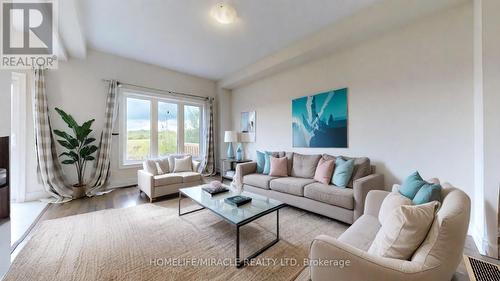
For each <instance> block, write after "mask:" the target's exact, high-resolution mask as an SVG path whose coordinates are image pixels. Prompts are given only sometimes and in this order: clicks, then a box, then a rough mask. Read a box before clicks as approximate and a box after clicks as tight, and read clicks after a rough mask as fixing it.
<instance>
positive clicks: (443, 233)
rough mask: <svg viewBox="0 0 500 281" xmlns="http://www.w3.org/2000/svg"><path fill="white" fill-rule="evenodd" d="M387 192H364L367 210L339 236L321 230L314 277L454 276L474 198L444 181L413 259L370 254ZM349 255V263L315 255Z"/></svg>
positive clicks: (437, 280) (435, 279)
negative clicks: (439, 199)
mask: <svg viewBox="0 0 500 281" xmlns="http://www.w3.org/2000/svg"><path fill="white" fill-rule="evenodd" d="M387 194H389V192H387V191H380V190H374V191H370V192H369V193H368V195H367V197H366V204H365V209H364V214H363V215H362V216H361V217H360V218H359V219H358V220H357V221H356V222H355V223H354V224H353V225H352V226H351V227H350V228H349V229H348V230H347V231H346V232H345V233H344V234H342V235H341V236H340V237H339V238H338V239H335V238H333V237H330V236H326V235H320V236H318V237H316V238H315V239H314V240H313V242H312V244H311V248H310V259H311V264H312V265H311V266H310V273H311V279H312V280H314V281H317V280H320V281H321V280H333V281H347V280H370V281H377V280H380V281H392V280H394V281H395V280H409V281H411V280H415V281H417V280H429V281H442V280H451V278H452V276H453V274H454V272H455V271H456V268H457V266H458V264H459V263H460V260H461V257H462V249H463V247H464V243H465V237H466V235H467V228H468V225H469V216H470V199H469V197H468V196H467V195H466V194H465V193H464V192H463V191H461V190H459V189H457V188H454V187H452V186H451V185H449V184H444V185H443V190H442V194H441V195H442V198H443V201H442V206H441V208H440V209H439V211H438V212H437V214H436V218H435V220H434V222H433V224H432V226H431V229H430V230H429V233H428V234H427V237H426V238H425V240H424V242H423V243H422V245H420V247H419V248H418V249H417V250H416V252H415V253H414V254H413V256H412V258H411V259H410V260H397V259H391V258H384V257H379V256H375V255H372V254H369V253H368V252H367V250H368V248H369V247H370V245H371V242H372V241H373V239H374V238H375V235H376V233H377V231H378V229H379V228H380V223H379V222H378V218H377V217H378V212H379V209H380V205H381V203H382V201H383V200H384V198H385V196H387ZM321 260H323V261H324V260H343V261H344V262H347V261H349V263H348V265H346V266H345V267H342V268H341V267H338V266H337V267H335V266H324V265H321V264H319V263H315V262H314V261H321Z"/></svg>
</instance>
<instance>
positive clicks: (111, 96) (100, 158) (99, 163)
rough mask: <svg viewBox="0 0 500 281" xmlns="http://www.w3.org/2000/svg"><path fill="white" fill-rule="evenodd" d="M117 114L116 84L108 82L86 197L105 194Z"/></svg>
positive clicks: (113, 81)
mask: <svg viewBox="0 0 500 281" xmlns="http://www.w3.org/2000/svg"><path fill="white" fill-rule="evenodd" d="M117 114H118V82H117V81H116V80H111V81H109V87H108V95H107V98H106V114H105V120H104V129H103V130H102V133H101V139H100V141H99V150H98V151H97V158H96V160H95V161H94V168H95V169H94V171H93V172H92V175H91V181H90V183H91V185H90V186H91V188H90V189H89V190H88V191H87V196H94V195H101V194H104V193H107V192H109V191H107V192H104V191H103V188H104V187H105V186H106V182H107V180H108V178H109V174H110V173H109V167H110V165H111V142H112V134H113V126H114V123H115V120H116V116H117Z"/></svg>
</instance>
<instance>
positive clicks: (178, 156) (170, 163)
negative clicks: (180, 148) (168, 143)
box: [168, 154, 191, 173]
mask: <svg viewBox="0 0 500 281" xmlns="http://www.w3.org/2000/svg"><path fill="white" fill-rule="evenodd" d="M186 156H191V154H170V155H169V156H168V166H169V169H170V172H171V173H173V172H174V170H175V159H181V158H184V157H186Z"/></svg>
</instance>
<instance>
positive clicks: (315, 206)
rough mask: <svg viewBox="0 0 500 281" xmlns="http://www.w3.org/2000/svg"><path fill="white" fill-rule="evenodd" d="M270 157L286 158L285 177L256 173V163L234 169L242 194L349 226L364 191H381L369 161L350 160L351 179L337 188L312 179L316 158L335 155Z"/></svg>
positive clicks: (381, 179) (381, 180) (361, 207)
mask: <svg viewBox="0 0 500 281" xmlns="http://www.w3.org/2000/svg"><path fill="white" fill-rule="evenodd" d="M273 156H276V157H286V158H287V159H288V177H279V178H278V177H271V176H269V175H264V174H259V173H257V163H255V162H248V163H243V164H238V165H237V166H236V174H235V182H234V184H235V185H240V186H242V187H243V189H244V190H246V191H249V192H253V193H257V194H262V195H265V196H268V197H271V198H274V199H277V200H280V201H282V202H284V203H286V204H288V205H291V206H295V207H298V208H301V209H304V210H307V211H310V212H313V213H317V214H320V215H324V216H327V217H330V218H333V219H336V220H339V221H343V222H345V223H348V224H352V223H353V222H354V221H355V220H356V219H358V218H359V217H360V216H361V215H362V214H363V210H364V202H365V197H366V194H367V193H368V191H370V190H374V189H384V177H383V175H380V174H375V173H374V172H375V167H374V166H372V165H370V159H368V158H366V157H362V158H354V159H355V162H354V163H355V165H354V171H353V176H352V179H351V181H350V182H349V184H348V185H347V187H346V188H340V187H337V186H334V185H326V184H322V183H319V182H317V181H315V180H314V179H313V177H314V172H315V170H316V166H317V164H318V162H319V159H320V158H322V157H323V158H324V159H335V156H331V155H327V154H323V155H302V154H298V153H293V152H273ZM343 158H347V159H350V158H349V157H343Z"/></svg>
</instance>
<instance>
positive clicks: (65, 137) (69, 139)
mask: <svg viewBox="0 0 500 281" xmlns="http://www.w3.org/2000/svg"><path fill="white" fill-rule="evenodd" d="M54 134H56V135H57V136H59V137H61V138H63V139H65V140H67V141H68V142H71V140H72V139H74V137H73V136H71V135H70V134H68V133H66V132H63V131H60V130H54Z"/></svg>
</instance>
